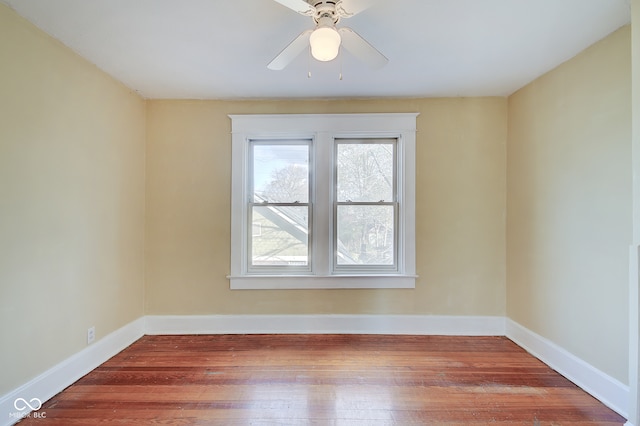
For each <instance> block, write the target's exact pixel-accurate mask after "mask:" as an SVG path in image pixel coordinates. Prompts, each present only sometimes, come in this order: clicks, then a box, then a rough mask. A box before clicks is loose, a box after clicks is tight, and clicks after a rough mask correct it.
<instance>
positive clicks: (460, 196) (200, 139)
mask: <svg viewBox="0 0 640 426" xmlns="http://www.w3.org/2000/svg"><path fill="white" fill-rule="evenodd" d="M353 112H362V113H364V112H419V113H420V116H419V117H418V134H417V164H418V172H417V191H416V192H417V200H416V201H417V211H416V227H417V232H416V234H417V235H416V240H417V265H418V267H417V272H418V275H419V276H420V278H419V279H418V280H417V283H416V289H415V290H315V291H313V290H309V291H305V290H289V291H275V290H269V291H249V290H234V291H231V290H229V281H228V280H227V279H226V275H227V274H228V273H229V265H230V259H229V256H230V255H229V251H230V230H229V228H230V216H229V215H230V199H231V195H230V186H231V168H230V167H231V158H230V155H231V154H230V153H231V136H230V131H231V122H230V119H229V118H228V117H227V114H248V113H353ZM506 120H507V102H506V99H503V98H482V99H409V100H385V101H381V100H380V101H373V100H361V101H356V100H352V101H308V102H305V101H262V102H254V101H244V102H230V101H149V102H148V108H147V132H148V138H147V224H146V229H147V231H146V236H147V237H146V268H147V269H146V277H147V279H146V286H147V290H146V313H147V314H316V313H318V314H321V313H322V314H338V313H340V314H365V313H367V314H387V313H396V314H444V315H504V314H505V269H506V266H505V216H504V211H505V205H506V200H505V195H506V182H505V168H506V164H505V161H506Z"/></svg>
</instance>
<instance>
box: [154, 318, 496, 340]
mask: <svg viewBox="0 0 640 426" xmlns="http://www.w3.org/2000/svg"><path fill="white" fill-rule="evenodd" d="M504 321H505V319H504V317H489V316H479V317H471V316H435V315H202V316H198V315H194V316H171V315H169V316H165V315H162V316H155V315H151V316H147V317H146V331H147V334H262V333H275V334H291V333H309V334H431V335H438V334H439V335H451V336H454V335H455V336H504V332H505V322H504Z"/></svg>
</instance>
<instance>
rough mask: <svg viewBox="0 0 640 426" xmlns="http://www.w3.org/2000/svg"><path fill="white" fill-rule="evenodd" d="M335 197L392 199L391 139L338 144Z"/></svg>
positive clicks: (360, 199) (356, 199) (368, 199)
mask: <svg viewBox="0 0 640 426" xmlns="http://www.w3.org/2000/svg"><path fill="white" fill-rule="evenodd" d="M336 150H337V182H336V183H337V196H338V201H365V202H366V201H368V202H377V201H380V200H384V201H387V202H389V201H395V200H394V199H393V185H394V179H393V171H394V170H393V163H394V159H393V157H394V154H393V151H394V144H393V143H338V144H337V148H336Z"/></svg>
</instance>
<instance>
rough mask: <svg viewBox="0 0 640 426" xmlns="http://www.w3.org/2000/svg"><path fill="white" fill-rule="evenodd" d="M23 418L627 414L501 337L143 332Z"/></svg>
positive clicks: (163, 420) (338, 419) (409, 419)
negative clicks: (34, 413) (32, 415)
mask: <svg viewBox="0 0 640 426" xmlns="http://www.w3.org/2000/svg"><path fill="white" fill-rule="evenodd" d="M39 413H44V414H45V415H46V418H45V419H34V418H27V419H24V420H23V422H21V423H20V424H21V425H22V426H24V425H36V424H37V425H41V424H48V425H65V426H66V425H94V424H99V425H123V424H132V425H134V424H135V425H143V424H162V425H210V424H221V425H230V424H233V425H235V424H242V425H245V424H246V425H272V424H284V425H297V424H320V425H325V424H340V425H342V424H345V425H371V424H375V425H377V424H382V425H385V424H397V425H410V424H420V425H422V424H442V425H469V424H496V423H498V424H500V423H502V424H509V425H514V424H523V425H551V424H553V425H578V424H579V425H589V424H591V425H622V424H623V423H624V421H625V420H624V419H623V418H622V417H621V416H619V415H617V414H616V413H614V412H613V411H611V410H609V409H608V408H606V407H605V406H604V405H602V404H601V403H599V402H598V401H597V400H595V399H594V398H593V397H591V396H589V395H588V394H586V393H585V392H583V391H582V390H580V389H579V388H577V387H576V386H575V385H573V384H572V383H571V382H569V381H568V380H566V379H565V378H563V377H562V376H560V375H559V374H557V373H556V372H554V371H553V370H551V369H550V368H549V367H547V366H546V365H544V364H543V363H542V362H540V361H538V360H537V359H535V358H534V357H532V356H531V355H529V354H527V353H526V352H525V351H524V350H522V349H521V348H520V347H518V346H517V345H515V344H514V343H513V342H511V341H510V340H508V339H507V338H503V337H444V336H387V335H383V336H381V335H208V336H203V335H199V336H145V337H143V338H141V339H140V340H139V341H137V342H135V343H134V344H133V345H131V346H130V347H128V348H127V349H125V350H124V351H123V352H121V353H120V354H118V355H116V356H115V357H113V358H112V359H110V360H109V361H107V362H106V363H104V364H103V365H101V366H100V367H98V368H97V369H95V370H94V371H92V372H91V373H89V374H88V375H86V376H85V377H83V378H82V379H80V380H79V381H78V382H76V383H75V384H73V385H72V386H70V387H69V388H67V389H66V390H65V391H63V392H62V393H60V394H58V395H57V396H55V397H54V398H52V399H51V400H49V401H48V402H46V403H45V404H44V405H43V407H42V408H41V409H40V410H39Z"/></svg>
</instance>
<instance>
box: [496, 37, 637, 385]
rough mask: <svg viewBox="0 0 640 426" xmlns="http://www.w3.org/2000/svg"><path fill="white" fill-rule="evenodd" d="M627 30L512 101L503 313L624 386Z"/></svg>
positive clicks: (628, 106) (628, 110) (628, 196)
mask: <svg viewBox="0 0 640 426" xmlns="http://www.w3.org/2000/svg"><path fill="white" fill-rule="evenodd" d="M630 52H631V51H630V28H629V27H628V26H627V27H624V28H622V29H620V30H619V31H617V32H616V33H614V34H613V35H611V36H609V37H608V38H606V39H604V40H602V41H601V42H599V43H597V44H595V45H594V46H592V47H590V48H589V49H587V50H586V51H584V52H582V53H581V54H580V55H578V56H577V57H575V58H574V59H572V60H570V61H568V62H566V63H565V64H563V65H561V66H559V67H558V68H557V69H555V70H554V71H552V72H550V73H548V74H546V75H544V76H543V77H541V78H539V79H538V80H536V81H534V82H533V83H531V84H529V85H528V86H526V87H524V88H523V89H521V90H519V91H518V92H517V93H515V94H514V95H512V96H511V97H510V98H509V142H508V149H507V158H508V162H507V182H508V186H507V187H508V189H507V200H508V204H507V212H508V214H507V283H508V287H507V313H508V316H509V317H510V318H512V319H513V320H515V321H516V322H518V323H520V324H522V325H523V326H525V327H527V328H528V329H530V330H533V331H534V332H537V333H539V334H541V335H542V336H544V337H546V338H548V339H550V340H551V341H553V342H555V343H557V344H558V345H560V346H561V347H563V348H565V349H566V350H568V351H569V352H571V353H573V354H575V355H577V356H578V357H580V358H582V359H584V360H586V361H587V362H589V363H591V364H592V365H594V366H595V367H597V368H599V369H600V370H602V371H604V372H605V373H607V374H609V375H611V376H613V377H615V378H616V379H618V380H620V381H621V382H623V383H628V378H627V365H628V362H627V359H628V358H627V357H628V334H627V333H628V278H627V277H628V263H627V259H628V256H627V253H628V247H629V244H630V243H631V232H632V229H631V206H632V194H631V161H630V158H631V143H630V141H631V103H630V102H631V97H630V91H631V77H630V69H631V68H630Z"/></svg>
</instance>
